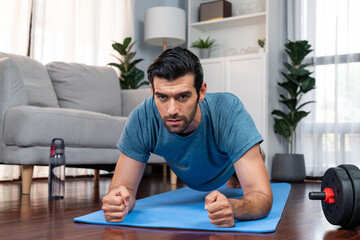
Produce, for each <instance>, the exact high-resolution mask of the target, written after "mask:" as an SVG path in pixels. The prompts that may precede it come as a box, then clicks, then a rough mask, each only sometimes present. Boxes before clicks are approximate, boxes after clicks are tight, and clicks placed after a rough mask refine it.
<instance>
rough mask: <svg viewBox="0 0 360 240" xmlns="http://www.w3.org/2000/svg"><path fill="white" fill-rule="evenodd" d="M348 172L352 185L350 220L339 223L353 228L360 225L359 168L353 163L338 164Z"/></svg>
mask: <svg viewBox="0 0 360 240" xmlns="http://www.w3.org/2000/svg"><path fill="white" fill-rule="evenodd" d="M339 167H340V168H342V169H344V170H345V171H346V173H347V174H348V176H349V178H350V181H351V183H352V187H353V198H354V199H353V201H354V207H353V211H352V214H351V217H350V220H349V221H348V222H347V223H346V224H345V225H341V226H342V227H343V228H354V227H357V226H359V225H360V170H359V168H358V167H356V166H355V165H350V164H342V165H340V166H339Z"/></svg>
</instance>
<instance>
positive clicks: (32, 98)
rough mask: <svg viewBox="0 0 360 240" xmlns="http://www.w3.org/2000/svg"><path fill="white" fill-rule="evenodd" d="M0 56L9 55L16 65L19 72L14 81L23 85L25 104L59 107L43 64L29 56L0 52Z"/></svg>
mask: <svg viewBox="0 0 360 240" xmlns="http://www.w3.org/2000/svg"><path fill="white" fill-rule="evenodd" d="M0 57H9V58H11V59H12V60H13V61H14V62H15V64H16V65H17V67H18V69H19V71H20V74H18V75H16V77H17V78H18V79H17V80H16V81H22V82H23V83H24V85H25V89H26V93H27V94H26V95H27V104H28V105H31V106H39V107H59V103H58V101H57V97H56V94H55V91H54V88H53V86H52V83H51V80H50V77H49V75H48V73H47V71H46V68H45V67H44V65H42V64H41V63H39V62H38V61H36V60H34V59H31V58H29V57H25V56H20V55H15V54H9V53H1V52H0ZM14 77H15V76H14Z"/></svg>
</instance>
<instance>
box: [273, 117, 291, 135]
mask: <svg viewBox="0 0 360 240" xmlns="http://www.w3.org/2000/svg"><path fill="white" fill-rule="evenodd" d="M274 120H275V123H274V130H275V133H278V134H280V135H281V136H284V137H285V138H286V139H288V140H289V139H290V136H291V131H290V128H289V125H288V124H287V122H286V121H285V120H284V119H279V118H275V119H274Z"/></svg>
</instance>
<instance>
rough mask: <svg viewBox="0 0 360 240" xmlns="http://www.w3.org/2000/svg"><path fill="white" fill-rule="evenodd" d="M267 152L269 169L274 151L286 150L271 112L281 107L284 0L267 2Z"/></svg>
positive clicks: (284, 31) (284, 34)
mask: <svg viewBox="0 0 360 240" xmlns="http://www.w3.org/2000/svg"><path fill="white" fill-rule="evenodd" d="M268 8H269V15H268V24H269V27H268V30H269V32H268V38H269V39H270V41H267V44H268V46H267V47H268V54H269V55H268V74H269V78H268V111H269V112H268V114H269V118H268V119H269V122H268V130H269V132H268V139H269V143H268V144H269V145H268V153H267V161H268V165H267V166H268V167H269V170H271V165H272V160H273V157H274V155H275V153H284V152H286V151H287V149H286V146H287V143H286V142H285V141H286V140H285V139H284V138H283V137H280V136H279V135H277V134H275V133H274V127H273V125H274V117H273V116H272V115H271V112H272V111H273V110H274V109H281V107H282V106H280V104H279V102H278V100H279V87H278V85H277V82H279V81H283V79H282V78H283V76H282V75H281V74H280V71H281V70H283V64H282V63H283V62H284V61H285V59H286V55H285V53H284V44H285V42H286V17H285V16H286V15H285V14H284V13H285V12H286V0H275V1H274V0H269V4H268Z"/></svg>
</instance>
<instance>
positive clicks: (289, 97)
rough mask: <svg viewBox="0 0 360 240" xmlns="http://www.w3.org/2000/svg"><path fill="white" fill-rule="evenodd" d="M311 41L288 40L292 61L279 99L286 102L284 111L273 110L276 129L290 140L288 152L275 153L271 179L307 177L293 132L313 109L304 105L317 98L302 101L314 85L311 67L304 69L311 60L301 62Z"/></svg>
mask: <svg viewBox="0 0 360 240" xmlns="http://www.w3.org/2000/svg"><path fill="white" fill-rule="evenodd" d="M310 48H311V45H310V44H308V41H306V40H304V41H295V42H292V41H288V42H287V43H286V44H285V52H286V54H287V55H288V57H289V59H290V63H287V62H284V65H285V68H286V70H287V71H286V72H282V73H281V74H282V75H283V76H284V78H285V81H284V82H279V83H278V85H279V86H280V87H281V88H282V89H283V90H285V91H284V92H285V93H286V94H285V95H284V94H280V99H279V102H280V103H282V104H283V105H284V106H285V109H286V110H285V111H282V110H274V111H272V113H271V114H273V115H275V117H274V121H275V123H274V131H275V133H277V134H279V135H281V136H283V137H285V138H286V140H287V141H288V142H289V154H276V155H275V157H274V161H273V168H272V179H274V180H278V181H294V182H296V181H303V180H304V179H305V177H306V173H305V162H304V156H303V155H302V154H294V152H293V150H294V148H293V147H294V140H295V139H294V133H295V130H296V127H297V126H298V123H299V122H300V121H301V119H303V118H304V117H306V116H307V115H308V114H309V113H310V112H306V111H304V110H302V108H303V107H304V106H305V105H307V104H309V103H313V102H314V101H308V102H301V99H302V97H303V96H304V94H306V93H307V92H309V91H311V90H313V89H314V88H315V79H314V78H313V77H311V76H310V75H311V73H312V72H310V71H309V70H307V69H305V68H306V67H308V66H310V65H311V64H302V61H303V60H304V58H305V57H306V55H308V54H309V53H310V52H312V50H311V49H310Z"/></svg>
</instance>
